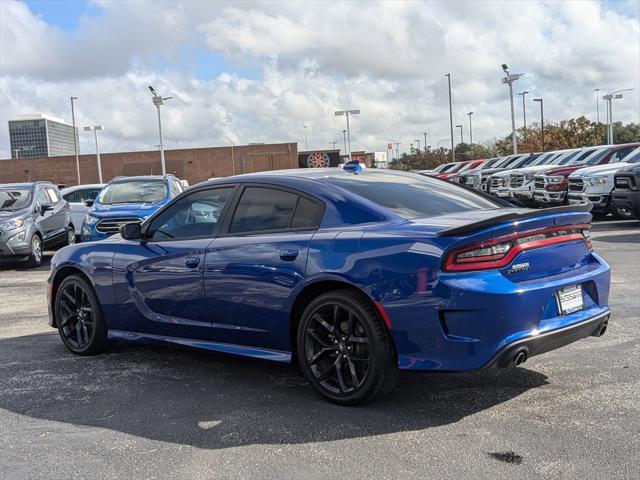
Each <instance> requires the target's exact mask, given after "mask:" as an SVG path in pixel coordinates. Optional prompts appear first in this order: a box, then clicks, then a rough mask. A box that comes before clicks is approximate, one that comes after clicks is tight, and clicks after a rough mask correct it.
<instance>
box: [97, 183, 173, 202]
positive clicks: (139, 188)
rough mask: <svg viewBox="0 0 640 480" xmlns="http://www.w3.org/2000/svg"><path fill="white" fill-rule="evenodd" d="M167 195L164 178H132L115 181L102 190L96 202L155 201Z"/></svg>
mask: <svg viewBox="0 0 640 480" xmlns="http://www.w3.org/2000/svg"><path fill="white" fill-rule="evenodd" d="M166 196H167V185H166V184H165V182H164V180H148V181H143V180H133V181H129V182H122V181H121V182H116V183H111V184H109V185H107V187H106V188H105V189H104V190H102V193H101V194H100V197H99V198H98V202H99V203H102V204H104V205H113V204H116V203H156V202H159V201H160V200H163V199H164V198H165V197H166Z"/></svg>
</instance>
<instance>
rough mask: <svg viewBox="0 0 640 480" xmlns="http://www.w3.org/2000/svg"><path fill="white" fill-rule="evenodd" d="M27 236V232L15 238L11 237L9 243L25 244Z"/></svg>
mask: <svg viewBox="0 0 640 480" xmlns="http://www.w3.org/2000/svg"><path fill="white" fill-rule="evenodd" d="M26 236H27V232H20V233H19V234H17V235H14V236H13V237H11V238H10V239H9V242H8V243H20V242H24V237H26Z"/></svg>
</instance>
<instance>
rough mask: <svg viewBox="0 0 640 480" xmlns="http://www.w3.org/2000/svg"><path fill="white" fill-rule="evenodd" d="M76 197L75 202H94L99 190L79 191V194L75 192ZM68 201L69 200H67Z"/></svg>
mask: <svg viewBox="0 0 640 480" xmlns="http://www.w3.org/2000/svg"><path fill="white" fill-rule="evenodd" d="M76 193H77V196H76V200H75V201H76V202H84V201H85V200H95V199H96V197H97V196H98V194H99V193H100V190H95V189H93V190H80V191H79V192H76ZM67 201H70V200H67Z"/></svg>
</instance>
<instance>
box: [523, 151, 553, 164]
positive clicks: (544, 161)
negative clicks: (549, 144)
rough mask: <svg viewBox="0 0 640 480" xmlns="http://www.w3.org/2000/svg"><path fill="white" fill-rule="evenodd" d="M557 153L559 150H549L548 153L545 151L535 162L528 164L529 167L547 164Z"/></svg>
mask: <svg viewBox="0 0 640 480" xmlns="http://www.w3.org/2000/svg"><path fill="white" fill-rule="evenodd" d="M556 155H558V153H557V152H548V153H543V154H542V155H540V156H539V157H538V158H536V159H535V161H534V162H533V163H531V164H530V165H528V166H529V167H535V166H537V165H546V164H547V162H549V161H550V160H551V159H553V158H554V157H555V156H556Z"/></svg>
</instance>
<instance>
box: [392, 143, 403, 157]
mask: <svg viewBox="0 0 640 480" xmlns="http://www.w3.org/2000/svg"><path fill="white" fill-rule="evenodd" d="M393 143H394V144H395V145H396V160H398V161H400V144H401V143H402V142H393Z"/></svg>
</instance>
